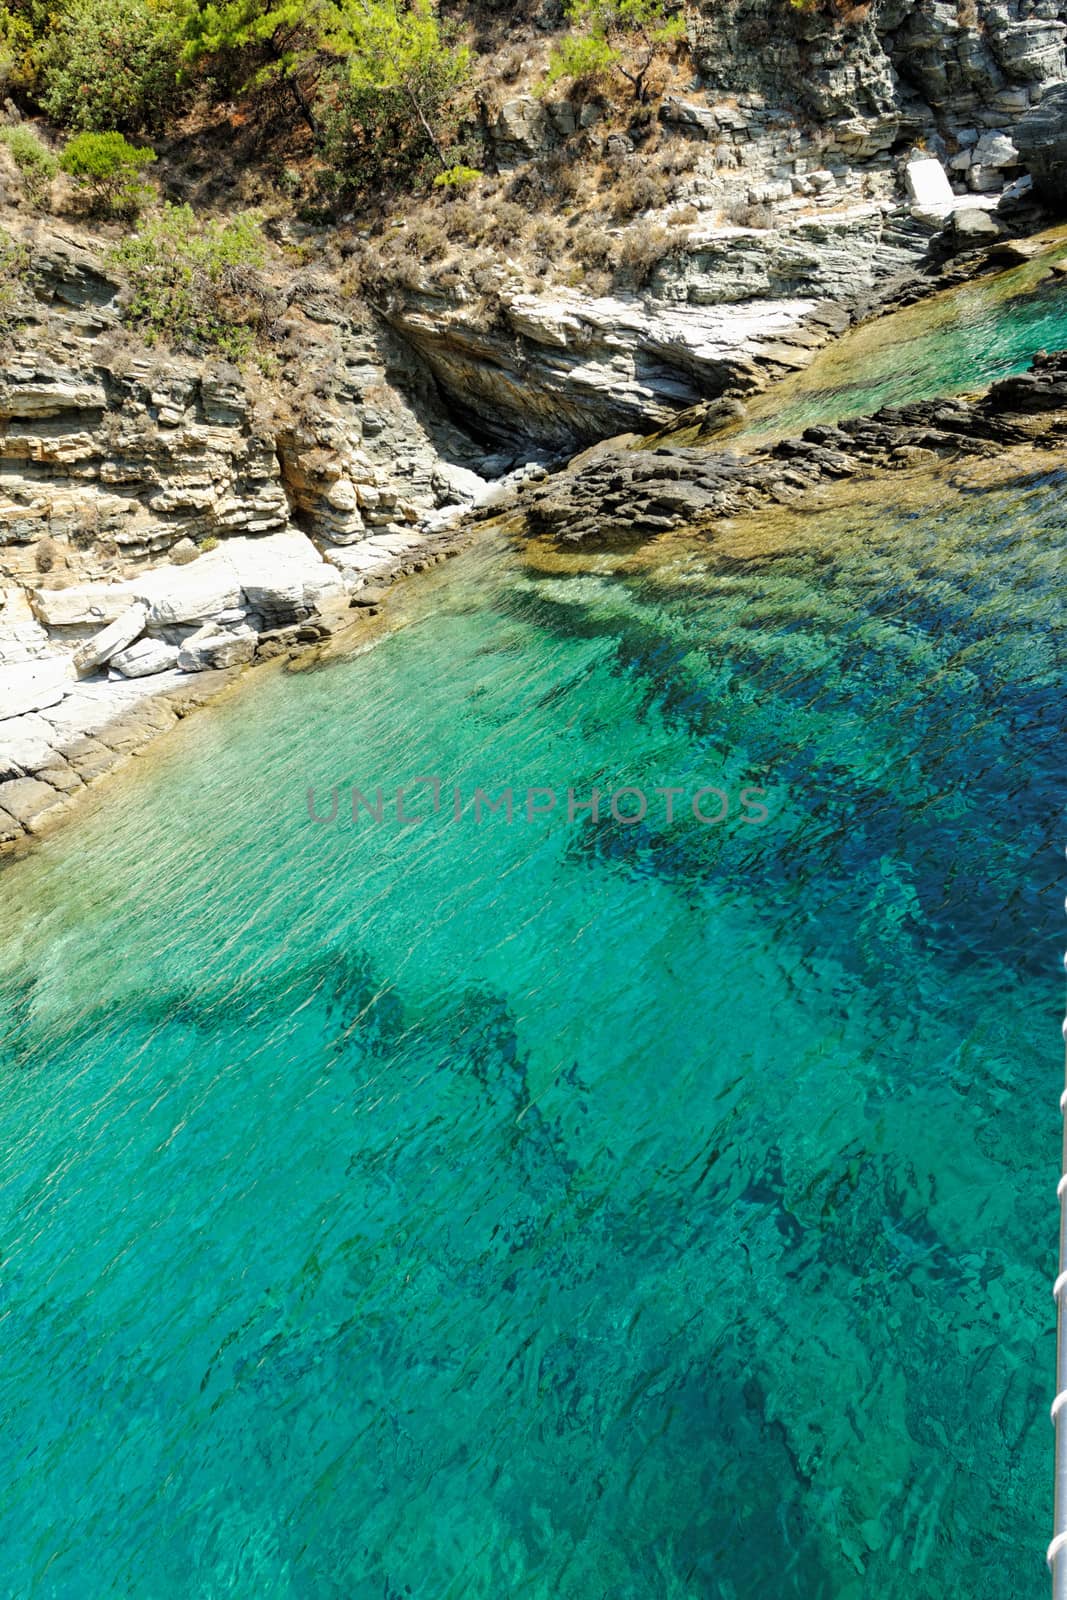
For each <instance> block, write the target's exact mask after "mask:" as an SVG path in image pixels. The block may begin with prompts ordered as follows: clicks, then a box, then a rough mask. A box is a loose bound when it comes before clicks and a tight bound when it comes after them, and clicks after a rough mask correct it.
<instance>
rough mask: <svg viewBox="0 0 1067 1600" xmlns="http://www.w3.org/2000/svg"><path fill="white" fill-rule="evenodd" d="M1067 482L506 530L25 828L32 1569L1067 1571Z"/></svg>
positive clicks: (215, 1573) (908, 1594) (8, 1549)
mask: <svg viewBox="0 0 1067 1600" xmlns="http://www.w3.org/2000/svg"><path fill="white" fill-rule="evenodd" d="M1065 506H1067V497H1065V496H1064V481H1063V475H1062V474H1060V475H1053V476H1046V477H1044V478H1034V479H1026V480H1023V481H1020V482H1019V483H1018V484H1015V485H1013V486H1011V487H1009V488H1007V489H1003V490H998V491H996V492H977V491H976V492H967V491H966V486H964V487H963V488H961V489H959V490H958V492H951V491H949V490H947V489H946V491H945V496H944V501H943V504H942V505H941V506H940V507H938V506H937V505H936V503H935V507H934V509H932V510H931V509H929V508H927V509H926V510H923V511H919V512H913V511H903V510H902V511H900V512H898V513H892V512H889V511H887V510H885V509H879V508H877V507H868V506H863V505H854V506H853V507H851V508H850V509H846V510H843V511H838V512H824V513H823V514H821V515H820V516H818V517H807V518H786V517H783V518H782V519H781V520H780V522H779V523H778V524H777V525H776V530H777V543H776V544H775V543H774V541H772V544H773V546H774V553H773V554H766V553H765V554H763V555H759V554H755V553H753V554H749V555H745V554H744V553H741V554H738V553H735V554H734V555H733V556H731V557H726V556H724V555H718V556H717V555H716V554H715V552H714V550H709V549H708V548H707V547H699V548H697V547H693V548H687V547H686V546H685V545H684V544H679V545H677V546H675V547H673V549H671V548H667V547H664V549H663V551H662V552H661V554H660V555H659V556H658V557H657V558H656V560H655V561H654V562H653V563H650V564H647V565H646V566H645V567H644V568H643V569H639V568H638V567H637V566H636V565H632V566H631V567H630V568H629V569H628V570H626V571H624V572H622V573H620V574H618V575H614V576H613V575H612V574H611V573H610V572H609V571H599V570H596V567H595V564H593V565H592V566H591V567H587V569H585V570H583V569H582V568H581V567H580V566H579V565H578V564H577V563H573V564H572V565H571V566H570V567H566V566H565V567H562V568H560V569H559V570H556V571H540V572H539V571H538V570H536V568H535V567H534V566H532V565H531V566H524V565H523V564H522V562H521V561H520V560H518V559H517V558H513V557H509V556H508V555H507V554H506V553H503V552H499V551H487V552H485V553H482V554H475V555H472V556H470V557H468V558H465V559H463V560H462V561H461V562H458V563H452V564H451V567H450V569H448V571H447V582H442V583H440V584H437V585H436V586H434V585H433V584H431V583H428V584H427V585H426V586H425V587H424V588H423V589H421V590H420V591H419V592H418V593H415V592H414V591H413V592H412V595H411V598H410V600H409V602H408V603H409V605H410V608H411V622H412V625H411V626H409V627H408V628H406V629H405V630H404V631H402V632H399V633H398V634H396V635H394V636H393V637H391V638H389V639H388V640H386V641H385V642H383V643H382V644H381V645H380V646H379V647H378V648H377V649H375V650H374V651H372V652H371V653H369V654H366V655H363V656H361V657H359V658H357V659H354V660H351V661H349V662H346V663H342V664H338V665H335V666H333V667H331V668H329V669H328V670H324V671H319V672H315V673H311V674H302V675H299V676H290V677H282V676H279V677H277V678H273V679H270V680H262V679H261V680H260V681H259V682H257V683H256V684H255V685H254V686H253V687H252V688H251V690H250V691H249V692H247V693H245V694H243V695H241V696H240V697H239V698H237V699H235V700H233V701H231V702H230V703H229V704H227V705H224V706H222V707H220V708H218V709H217V710H216V711H213V712H212V713H210V714H207V715H204V716H200V717H197V718H194V719H192V720H191V721H190V722H188V723H186V724H184V725H183V727H182V728H181V729H180V730H179V732H178V734H177V735H176V737H175V738H173V739H172V740H171V741H170V742H169V744H168V745H167V747H166V749H164V750H162V751H160V752H157V753H156V754H155V755H153V756H152V757H150V758H149V759H148V760H147V761H146V762H145V763H144V764H143V770H142V771H139V772H138V774H137V781H136V782H130V783H122V782H121V781H120V783H118V784H116V785H114V786H112V789H111V793H110V794H109V796H108V804H107V805H106V806H105V807H103V808H102V809H101V811H100V812H99V813H98V814H97V815H95V816H92V817H90V818H88V819H86V820H84V821H83V822H82V823H81V824H80V825H79V826H78V827H76V828H75V829H74V830H72V831H71V832H69V833H68V834H67V835H65V836H63V837H60V838H58V839H57V840H55V841H53V842H51V843H50V844H49V845H48V846H47V847H46V848H45V849H43V850H42V851H41V852H40V853H39V854H38V856H37V857H36V858H35V859H33V860H32V861H30V862H28V863H21V864H19V865H18V866H17V867H15V868H13V869H11V870H8V871H5V872H4V873H3V874H2V876H0V884H2V888H3V895H4V908H5V915H4V919H3V929H2V931H0V1040H2V1044H0V1064H2V1065H0V1119H2V1140H0V1149H2V1155H0V1251H2V1277H0V1340H2V1345H3V1351H4V1357H3V1362H2V1365H0V1428H2V1432H0V1437H2V1439H3V1446H2V1455H0V1507H2V1509H3V1539H2V1545H0V1549H2V1555H0V1566H2V1582H0V1589H2V1590H3V1592H5V1593H8V1594H11V1595H14V1596H19V1597H21V1596H24V1595H34V1596H54V1597H63V1600H67V1597H72V1600H73V1597H78V1600H84V1597H85V1596H87V1595H89V1596H92V1597H93V1600H104V1597H108V1600H110V1597H112V1596H116V1597H117V1596H137V1597H141V1596H152V1597H153V1600H170V1597H175V1600H177V1597H179V1596H180V1597H186V1596H189V1595H196V1596H204V1597H208V1596H241V1597H245V1596H247V1597H255V1600H265V1597H275V1596H277V1597H283V1596H284V1597H296V1596H300V1597H316V1600H317V1597H320V1596H322V1597H327V1596H329V1597H334V1596H338V1597H342V1596H343V1597H346V1600H363V1597H367V1600H370V1597H372V1596H373V1597H376V1600H379V1597H388V1600H399V1597H402V1596H408V1595H411V1596H417V1597H427V1600H438V1597H449V1600H452V1597H457V1600H458V1597H461V1596H462V1597H483V1596H484V1597H492V1600H500V1597H502V1596H508V1597H510V1596H518V1595H523V1596H531V1597H538V1600H549V1597H553V1600H555V1597H566V1600H601V1597H603V1600H608V1597H610V1600H649V1597H660V1596H662V1597H664V1600H667V1597H670V1600H681V1597H685V1600H695V1597H706V1596H711V1597H715V1600H751V1597H754V1596H759V1595H766V1596H774V1597H776V1600H785V1597H795V1600H846V1597H847V1600H859V1597H864V1600H867V1597H870V1600H874V1597H877V1600H920V1597H921V1600H944V1597H945V1596H947V1595H949V1594H953V1593H960V1594H966V1595H967V1596H968V1600H1005V1597H1007V1596H1011V1597H1018V1600H1030V1597H1037V1596H1039V1595H1041V1596H1043V1595H1044V1594H1045V1592H1046V1588H1047V1580H1046V1575H1045V1571H1044V1565H1043V1551H1044V1545H1045V1542H1046V1538H1047V1534H1048V1529H1049V1523H1050V1517H1051V1506H1050V1495H1049V1490H1050V1487H1051V1472H1050V1467H1051V1456H1050V1451H1051V1430H1050V1428H1049V1426H1048V1417H1047V1402H1048V1397H1049V1390H1050V1384H1051V1377H1052V1371H1053V1348H1052V1346H1053V1327H1052V1315H1051V1313H1052V1302H1051V1297H1050V1294H1049V1283H1050V1275H1051V1271H1052V1267H1053V1259H1054V1245H1055V1240H1054V1228H1055V1213H1054V1201H1053V1194H1054V1187H1055V1181H1056V1176H1057V1170H1058V1168H1057V1160H1058V1149H1057V1140H1058V1134H1059V1121H1058V1118H1057V1115H1056V1097H1057V1093H1058V1089H1059V1084H1058V1082H1057V1081H1056V1062H1055V1049H1054V1048H1052V1047H1051V1046H1052V1045H1054V1042H1055V1038H1056V1035H1055V1032H1054V1030H1055V1028H1056V1025H1057V1017H1058V1015H1059V1011H1058V1007H1057V999H1058V995H1057V985H1056V983H1055V981H1054V980H1053V981H1050V980H1052V974H1053V973H1054V971H1055V970H1056V964H1058V938H1059V922H1058V918H1057V915H1056V912H1057V904H1058V902H1057V897H1056V895H1055V894H1054V893H1053V892H1052V889H1053V885H1054V884H1055V882H1056V879H1057V878H1058V875H1059V869H1060V860H1059V855H1058V849H1057V844H1058V838H1059V816H1058V801H1059V799H1060V796H1059V795H1058V793H1057V783H1058V779H1059V777H1060V775H1061V774H1062V760H1061V758H1060V755H1059V754H1058V752H1057V749H1056V741H1057V739H1058V740H1059V747H1060V751H1062V738H1063V735H1062V721H1061V718H1060V707H1061V703H1062V690H1063V672H1062V668H1063V644H1062V636H1058V635H1057V632H1056V629H1055V624H1056V620H1057V619H1056V610H1055V599H1056V594H1055V585H1056V579H1057V574H1058V570H1059V564H1060V558H1059V550H1060V549H1061V548H1062V541H1063V534H1064V523H1065V521H1067V510H1065ZM758 548H759V546H758V542H756V543H754V545H753V550H757V549H758ZM764 548H765V549H768V548H770V546H766V545H765V546H764ZM426 771H429V772H437V773H440V774H441V775H442V776H445V777H447V778H448V779H449V780H452V781H457V782H460V783H462V784H463V785H464V790H465V792H467V793H469V792H470V790H471V789H472V787H473V785H474V784H476V783H480V784H483V785H484V786H485V787H487V788H493V789H494V790H495V788H496V787H498V786H499V785H500V784H502V783H505V782H509V781H510V782H511V783H513V784H514V785H515V786H516V787H518V788H525V786H526V785H527V784H528V783H534V784H542V783H543V784H552V785H554V786H556V787H557V788H563V787H565V786H566V785H567V784H568V783H571V784H573V785H574V786H575V787H577V788H583V787H584V788H588V787H589V786H591V785H592V784H593V783H594V782H596V781H598V780H599V781H600V782H601V784H602V785H603V784H611V783H612V782H620V781H622V782H626V781H629V782H631V783H652V782H657V781H658V782H660V783H673V784H678V785H690V786H694V785H695V781H696V780H698V779H699V780H702V781H704V782H709V783H713V782H716V781H718V780H719V779H720V778H722V779H724V780H725V785H724V786H725V787H727V788H728V789H730V790H731V791H732V789H733V788H734V787H735V785H736V784H737V783H738V782H740V781H741V780H742V779H744V780H747V781H753V782H757V783H763V784H765V786H766V787H767V789H768V790H769V796H768V804H769V808H770V812H771V815H770V820H769V821H768V822H767V824H766V825H764V826H763V827H760V828H753V827H744V826H742V825H741V824H740V823H737V824H736V825H731V824H729V823H728V824H727V825H726V826H723V827H719V828H708V827H702V826H700V825H698V824H696V823H694V822H693V821H692V819H690V820H689V821H688V822H686V821H682V822H681V823H678V824H676V825H674V826H672V827H669V828H668V827H666V826H665V825H663V824H662V822H661V821H659V820H657V821H656V822H655V823H654V824H650V825H647V826H639V827H633V828H629V829H621V828H619V827H618V826H617V825H613V824H611V823H606V824H601V825H594V824H593V823H592V822H591V820H590V819H589V818H588V816H584V817H580V818H578V819H576V820H575V822H574V823H573V824H571V825H568V824H567V822H566V820H565V819H564V820H563V821H562V822H557V821H556V820H555V819H546V820H542V821H539V822H535V823H533V824H529V825H528V824H526V823H525V822H520V821H516V822H515V823H513V824H512V825H511V826H510V827H509V826H508V825H507V823H506V821H505V820H504V817H503V816H502V815H501V816H498V817H496V818H487V819H486V820H485V821H483V823H482V824H481V826H480V827H475V825H474V824H473V822H470V821H468V822H465V823H462V824H459V825H457V824H455V823H454V822H453V821H452V820H451V818H450V815H449V814H448V813H442V814H440V815H439V816H437V817H436V818H433V819H431V820H429V821H427V822H425V823H423V824H422V825H420V826H415V827H411V828H408V829H406V830H404V829H399V828H397V826H396V824H395V822H394V823H386V824H384V825H383V826H381V827H378V826H377V825H373V824H368V823H367V822H366V821H365V820H364V823H363V824H362V825H361V826H360V827H359V828H356V827H354V826H353V825H352V824H351V822H350V821H349V822H348V823H347V824H344V825H342V824H341V823H339V824H338V825H337V826H336V827H333V828H329V827H316V826H315V825H314V824H312V823H311V822H310V821H309V819H308V817H307V813H306V807H305V789H306V787H307V785H308V784H309V783H313V784H315V785H316V786H317V791H318V794H319V796H320V800H324V799H325V795H326V790H327V788H328V786H329V785H330V784H332V783H339V784H343V783H346V782H351V781H353V780H355V781H358V782H360V783H361V785H362V786H363V787H365V788H368V789H369V788H371V787H373V785H374V784H375V783H377V782H379V781H381V782H382V783H384V784H388V785H391V784H394V783H397V782H401V781H403V780H404V779H405V778H406V777H409V776H414V775H415V774H417V773H419V772H426Z"/></svg>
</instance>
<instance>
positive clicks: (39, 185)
mask: <svg viewBox="0 0 1067 1600" xmlns="http://www.w3.org/2000/svg"><path fill="white" fill-rule="evenodd" d="M0 141H2V142H3V143H4V144H6V145H7V147H8V149H9V150H10V151H11V154H12V157H13V158H14V162H15V165H16V167H18V169H19V176H20V177H21V179H22V187H23V190H24V191H25V194H26V198H27V200H29V202H30V204H31V205H34V206H43V205H44V204H45V202H46V201H47V199H48V191H49V188H50V187H51V183H52V179H53V178H54V177H55V175H56V173H57V172H58V171H59V163H58V162H57V160H56V158H55V156H54V155H53V154H52V152H51V150H49V148H48V146H47V145H45V144H42V143H41V141H40V139H39V138H38V137H37V135H36V133H34V131H33V129H32V128H30V127H27V125H26V124H25V123H24V122H20V123H18V124H17V125H16V126H15V127H14V128H0Z"/></svg>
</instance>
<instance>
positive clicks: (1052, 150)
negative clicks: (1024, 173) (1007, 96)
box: [1015, 84, 1067, 212]
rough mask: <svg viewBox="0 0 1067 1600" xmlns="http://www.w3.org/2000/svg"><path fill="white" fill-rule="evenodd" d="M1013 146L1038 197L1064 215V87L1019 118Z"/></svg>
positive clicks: (1066, 104)
mask: <svg viewBox="0 0 1067 1600" xmlns="http://www.w3.org/2000/svg"><path fill="white" fill-rule="evenodd" d="M1015 143H1016V145H1017V146H1018V150H1019V154H1020V156H1021V157H1022V160H1023V162H1024V164H1025V165H1026V167H1027V168H1028V169H1029V172H1030V175H1031V176H1032V178H1033V180H1034V188H1035V190H1036V191H1037V192H1038V194H1040V195H1041V197H1042V199H1044V200H1046V201H1047V202H1048V204H1049V205H1052V206H1055V207H1056V209H1057V210H1058V211H1061V212H1067V84H1061V85H1059V86H1058V87H1056V88H1053V89H1049V90H1047V91H1046V92H1045V94H1044V95H1043V97H1042V99H1041V102H1040V104H1039V105H1036V106H1035V107H1034V108H1033V110H1032V111H1028V112H1027V114H1026V115H1025V116H1024V117H1022V118H1021V119H1020V121H1019V122H1018V124H1017V125H1016V128H1015Z"/></svg>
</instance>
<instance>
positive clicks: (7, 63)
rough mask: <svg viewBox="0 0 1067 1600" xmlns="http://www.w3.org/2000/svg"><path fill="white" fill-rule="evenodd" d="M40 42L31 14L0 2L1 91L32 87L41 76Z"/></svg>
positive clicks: (24, 89)
mask: <svg viewBox="0 0 1067 1600" xmlns="http://www.w3.org/2000/svg"><path fill="white" fill-rule="evenodd" d="M37 43H38V41H37V35H36V33H35V31H34V28H33V26H32V24H31V22H30V20H29V18H28V17H26V16H24V15H23V14H22V12H21V11H12V10H11V8H10V7H9V6H5V5H0V93H2V94H8V93H10V91H11V90H12V89H14V90H18V91H21V92H23V93H26V92H28V91H29V90H32V88H33V85H34V82H35V81H36V77H37Z"/></svg>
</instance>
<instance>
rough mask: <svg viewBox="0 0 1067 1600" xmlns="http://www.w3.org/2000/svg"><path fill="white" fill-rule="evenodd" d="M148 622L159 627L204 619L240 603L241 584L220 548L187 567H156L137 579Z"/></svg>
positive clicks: (138, 595)
mask: <svg viewBox="0 0 1067 1600" xmlns="http://www.w3.org/2000/svg"><path fill="white" fill-rule="evenodd" d="M134 588H135V591H136V594H137V597H138V599H139V600H141V601H142V602H143V604H144V605H145V606H146V607H147V611H148V622H149V623H150V624H151V625H152V626H153V627H156V628H160V627H168V626H173V625H174V624H175V623H181V622H202V621H203V620H204V619H205V618H206V617H213V616H217V615H218V613H219V612H220V611H225V610H227V609H228V608H229V607H232V606H236V605H238V604H239V602H240V599H241V585H240V581H239V580H238V577H237V574H236V573H235V572H234V570H233V568H232V566H231V565H230V563H229V562H228V561H227V560H225V558H224V557H223V555H222V554H221V547H220V550H213V551H211V552H210V554H208V555H205V556H202V557H201V558H200V560H199V561H196V562H195V563H193V565H191V566H188V567H178V568H173V567H169V568H157V569H156V570H155V571H153V572H148V573H146V574H145V575H144V577H142V578H137V579H135V580H134Z"/></svg>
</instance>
